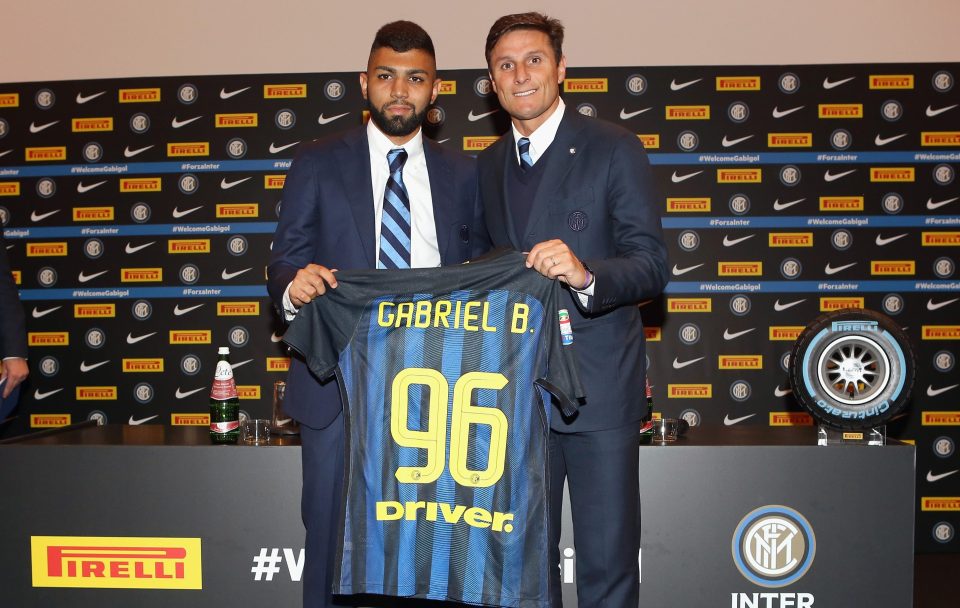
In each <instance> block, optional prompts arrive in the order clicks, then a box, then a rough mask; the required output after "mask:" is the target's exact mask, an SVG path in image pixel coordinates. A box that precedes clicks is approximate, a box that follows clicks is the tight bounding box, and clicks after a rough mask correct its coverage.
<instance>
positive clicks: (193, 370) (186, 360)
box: [180, 354, 200, 376]
mask: <svg viewBox="0 0 960 608" xmlns="http://www.w3.org/2000/svg"><path fill="white" fill-rule="evenodd" d="M180 371H182V372H183V373H184V374H186V375H188V376H195V375H197V372H199V371H200V357H198V356H197V355H193V354H190V355H184V356H183V359H180Z"/></svg>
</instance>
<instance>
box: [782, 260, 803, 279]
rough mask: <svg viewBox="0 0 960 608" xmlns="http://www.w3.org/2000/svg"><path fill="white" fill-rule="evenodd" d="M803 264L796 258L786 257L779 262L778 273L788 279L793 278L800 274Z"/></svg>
mask: <svg viewBox="0 0 960 608" xmlns="http://www.w3.org/2000/svg"><path fill="white" fill-rule="evenodd" d="M801 271H803V266H801V265H800V260H798V259H797V258H787V259H785V260H784V261H783V262H781V263H780V275H781V276H783V278H785V279H788V280H793V279H795V278H797V277H799V276H800V272H801Z"/></svg>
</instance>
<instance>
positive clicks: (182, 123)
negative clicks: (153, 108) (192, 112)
mask: <svg viewBox="0 0 960 608" xmlns="http://www.w3.org/2000/svg"><path fill="white" fill-rule="evenodd" d="M201 118H203V115H202V114H201V115H200V116H194V117H193V118H188V119H186V120H180V119H179V118H177V117H176V116H174V117H173V120H171V121H170V126H171V127H173V128H174V129H179V128H180V127H185V126H187V125H189V124H190V123H192V122H196V121H198V120H200V119H201Z"/></svg>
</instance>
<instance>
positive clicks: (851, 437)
mask: <svg viewBox="0 0 960 608" xmlns="http://www.w3.org/2000/svg"><path fill="white" fill-rule="evenodd" d="M842 436H843V438H844V439H845V440H847V441H862V440H863V433H854V432H851V431H846V432H844V433H843V435H842Z"/></svg>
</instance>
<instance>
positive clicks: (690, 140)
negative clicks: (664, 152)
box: [677, 131, 700, 152]
mask: <svg viewBox="0 0 960 608" xmlns="http://www.w3.org/2000/svg"><path fill="white" fill-rule="evenodd" d="M699 145H700V137H699V136H698V135H697V134H696V133H694V132H693V131H683V132H682V133H680V135H678V136H677V147H678V148H680V149H681V150H683V151H684V152H692V151H693V150H696V149H697V146H699Z"/></svg>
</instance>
